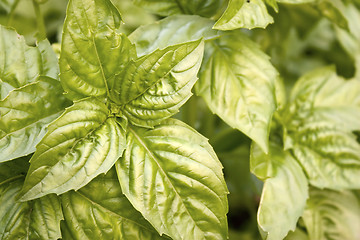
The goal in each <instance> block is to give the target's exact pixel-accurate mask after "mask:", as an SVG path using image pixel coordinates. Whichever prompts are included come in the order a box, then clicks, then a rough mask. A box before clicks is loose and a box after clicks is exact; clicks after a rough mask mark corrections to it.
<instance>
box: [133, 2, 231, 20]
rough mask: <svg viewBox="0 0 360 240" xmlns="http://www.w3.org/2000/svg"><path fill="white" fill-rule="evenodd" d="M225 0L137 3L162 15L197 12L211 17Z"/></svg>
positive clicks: (221, 6)
mask: <svg viewBox="0 0 360 240" xmlns="http://www.w3.org/2000/svg"><path fill="white" fill-rule="evenodd" d="M225 2H226V1H225V0H176V1H174V0H135V4H137V5H139V6H140V7H142V8H145V9H147V10H150V11H151V12H153V13H156V14H159V15H161V16H169V15H174V14H196V15H200V16H204V17H211V16H213V15H215V14H216V13H217V12H218V11H219V10H221V9H222V8H223V6H224V4H225Z"/></svg>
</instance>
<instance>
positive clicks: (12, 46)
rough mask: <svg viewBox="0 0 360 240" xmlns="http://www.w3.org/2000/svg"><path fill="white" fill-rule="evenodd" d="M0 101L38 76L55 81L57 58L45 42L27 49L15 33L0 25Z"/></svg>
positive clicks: (57, 72) (22, 40)
mask: <svg viewBox="0 0 360 240" xmlns="http://www.w3.org/2000/svg"><path fill="white" fill-rule="evenodd" d="M0 53H1V54H0V99H1V100H2V99H4V98H5V97H6V96H7V95H8V94H9V92H10V91H11V90H13V89H14V88H20V87H23V86H25V85H26V84H28V83H33V82H35V81H36V79H37V78H38V77H39V76H40V75H41V76H48V77H52V78H55V79H57V78H58V74H59V69H58V64H57V61H58V60H57V57H56V55H55V53H54V51H53V50H52V48H51V46H50V44H49V42H48V41H47V40H44V41H41V42H39V43H38V46H37V47H29V46H28V45H26V43H25V39H24V37H22V36H20V35H19V34H17V33H16V32H15V30H13V29H10V28H7V27H3V26H0Z"/></svg>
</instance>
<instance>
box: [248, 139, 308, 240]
mask: <svg viewBox="0 0 360 240" xmlns="http://www.w3.org/2000/svg"><path fill="white" fill-rule="evenodd" d="M250 168H251V171H252V172H253V173H254V174H255V175H256V176H257V177H259V178H260V179H262V180H264V182H265V183H264V187H263V190H262V195H261V200H260V206H259V210H258V216H257V217H258V224H259V228H260V229H261V231H264V235H265V236H266V237H265V238H264V239H267V240H272V239H273V240H276V239H284V238H285V236H286V235H287V234H288V232H289V231H294V230H295V229H296V223H297V221H298V219H299V217H300V216H301V215H302V214H303V211H304V209H305V205H306V200H307V198H308V183H307V179H306V176H305V174H304V172H303V171H302V169H301V166H300V165H299V164H298V163H297V162H296V160H295V159H294V158H293V157H292V156H291V154H290V153H289V152H284V151H283V150H282V149H281V147H279V146H276V145H272V146H271V148H270V151H269V154H268V155H267V154H265V153H263V152H262V151H261V149H260V148H259V147H258V146H256V145H255V144H253V146H252V149H251V157H250ZM280 226H281V227H280Z"/></svg>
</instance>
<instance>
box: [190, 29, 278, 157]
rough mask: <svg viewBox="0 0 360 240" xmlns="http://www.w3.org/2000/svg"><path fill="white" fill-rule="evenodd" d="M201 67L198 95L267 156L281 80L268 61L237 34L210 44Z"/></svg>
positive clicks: (257, 48)
mask: <svg viewBox="0 0 360 240" xmlns="http://www.w3.org/2000/svg"><path fill="white" fill-rule="evenodd" d="M202 66H203V67H202V69H201V71H200V78H199V81H198V83H197V84H196V85H195V89H196V93H197V94H198V95H200V96H202V97H203V98H204V99H205V101H206V103H207V105H208V106H209V108H210V109H211V111H212V112H214V113H216V114H217V115H218V116H219V117H221V118H222V119H223V120H224V121H225V122H226V123H227V124H229V125H230V126H231V127H234V128H237V129H238V130H240V131H242V132H243V133H245V134H246V135H248V136H249V137H250V138H251V139H252V140H254V141H255V142H256V143H258V144H259V145H260V146H261V148H262V149H263V150H264V151H265V152H267V150H268V136H269V126H270V121H271V118H272V115H273V112H274V111H275V109H276V97H275V81H276V78H277V77H278V73H277V71H276V69H275V68H274V67H273V66H272V65H271V63H270V61H269V57H268V56H267V55H265V54H264V53H263V52H262V51H261V50H260V49H259V47H258V46H257V45H256V44H254V43H253V42H252V41H250V40H249V39H248V38H247V37H246V36H244V35H241V34H239V33H237V34H231V35H225V36H223V37H222V38H221V39H219V40H216V41H213V42H211V43H207V46H206V52H205V57H204V63H203V65H202Z"/></svg>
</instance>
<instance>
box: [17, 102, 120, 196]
mask: <svg viewBox="0 0 360 240" xmlns="http://www.w3.org/2000/svg"><path fill="white" fill-rule="evenodd" d="M124 148H125V132H124V130H123V129H122V128H121V127H120V126H119V125H118V124H117V122H116V119H115V117H109V111H108V109H107V107H106V105H105V104H103V103H102V102H100V101H99V100H96V99H93V98H88V99H84V100H82V101H78V102H75V104H74V105H73V106H71V107H70V108H68V109H66V111H65V112H64V113H63V115H62V116H61V117H60V118H58V119H57V120H56V121H54V122H53V123H52V124H50V125H49V130H48V132H47V134H46V135H45V137H44V138H43V139H42V140H41V142H40V143H39V144H38V145H37V147H36V152H35V154H34V155H33V157H32V158H31V160H30V163H31V164H30V169H29V172H28V174H27V176H26V180H25V184H24V187H23V190H22V193H23V196H22V200H29V199H34V198H38V197H41V196H44V195H46V194H49V193H56V194H61V193H64V192H67V191H69V190H70V189H75V190H77V189H79V188H81V187H82V186H84V185H86V184H87V183H88V182H90V181H91V180H92V179H93V178H94V177H96V176H97V175H99V174H100V173H105V172H107V171H108V170H109V169H110V168H111V167H112V166H113V164H114V163H115V161H116V160H117V159H118V158H119V157H120V156H121V155H122V152H123V150H124Z"/></svg>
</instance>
